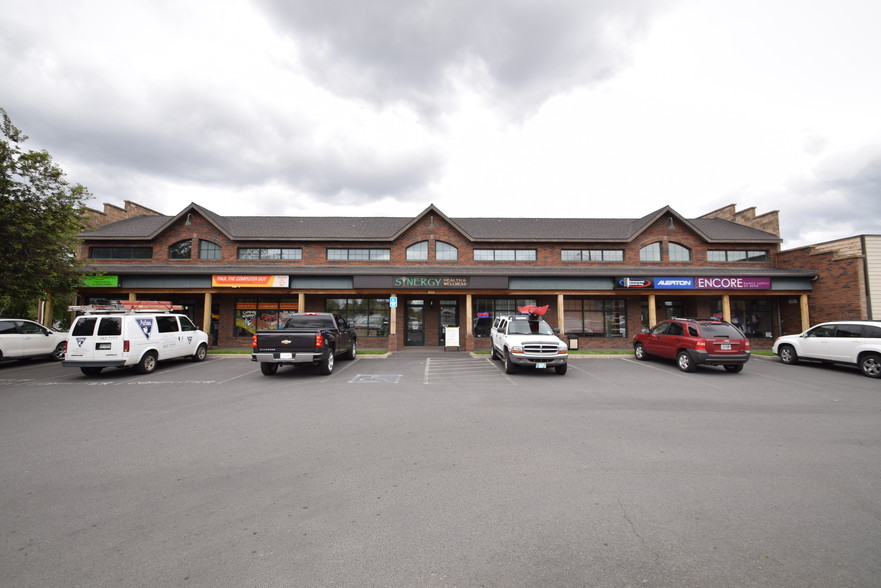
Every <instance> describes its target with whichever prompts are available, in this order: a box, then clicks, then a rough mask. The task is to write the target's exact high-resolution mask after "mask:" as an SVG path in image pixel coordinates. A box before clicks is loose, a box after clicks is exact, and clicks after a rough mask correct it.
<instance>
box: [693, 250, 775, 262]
mask: <svg viewBox="0 0 881 588" xmlns="http://www.w3.org/2000/svg"><path fill="white" fill-rule="evenodd" d="M707 261H721V262H737V261H741V262H743V261H770V257H769V256H768V252H767V251H766V250H760V251H758V250H757V251H743V250H741V251H733V250H728V249H721V250H712V249H711V250H709V251H707Z"/></svg>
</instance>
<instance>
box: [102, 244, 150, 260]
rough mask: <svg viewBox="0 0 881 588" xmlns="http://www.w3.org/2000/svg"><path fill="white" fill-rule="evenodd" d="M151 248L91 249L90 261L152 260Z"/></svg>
mask: <svg viewBox="0 0 881 588" xmlns="http://www.w3.org/2000/svg"><path fill="white" fill-rule="evenodd" d="M152 257H153V249H152V248H151V247H91V248H89V259H152Z"/></svg>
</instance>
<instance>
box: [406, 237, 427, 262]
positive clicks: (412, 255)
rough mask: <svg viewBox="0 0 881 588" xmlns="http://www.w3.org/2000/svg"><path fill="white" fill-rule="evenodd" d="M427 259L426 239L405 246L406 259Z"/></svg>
mask: <svg viewBox="0 0 881 588" xmlns="http://www.w3.org/2000/svg"><path fill="white" fill-rule="evenodd" d="M427 259H428V241H420V242H419V243H414V244H413V245H410V246H409V247H407V261H425V260H427Z"/></svg>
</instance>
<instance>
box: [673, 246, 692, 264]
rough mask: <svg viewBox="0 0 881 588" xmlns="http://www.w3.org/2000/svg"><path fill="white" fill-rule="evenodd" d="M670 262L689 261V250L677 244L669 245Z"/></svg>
mask: <svg viewBox="0 0 881 588" xmlns="http://www.w3.org/2000/svg"><path fill="white" fill-rule="evenodd" d="M669 254H670V261H691V249H689V248H688V247H685V246H683V245H680V244H679V243H670V249H669Z"/></svg>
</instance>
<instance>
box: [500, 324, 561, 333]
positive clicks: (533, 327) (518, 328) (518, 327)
mask: <svg viewBox="0 0 881 588" xmlns="http://www.w3.org/2000/svg"><path fill="white" fill-rule="evenodd" d="M508 334H509V335H553V334H554V330H553V329H552V328H551V326H550V325H549V324H547V323H546V322H544V321H511V322H510V323H508Z"/></svg>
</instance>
